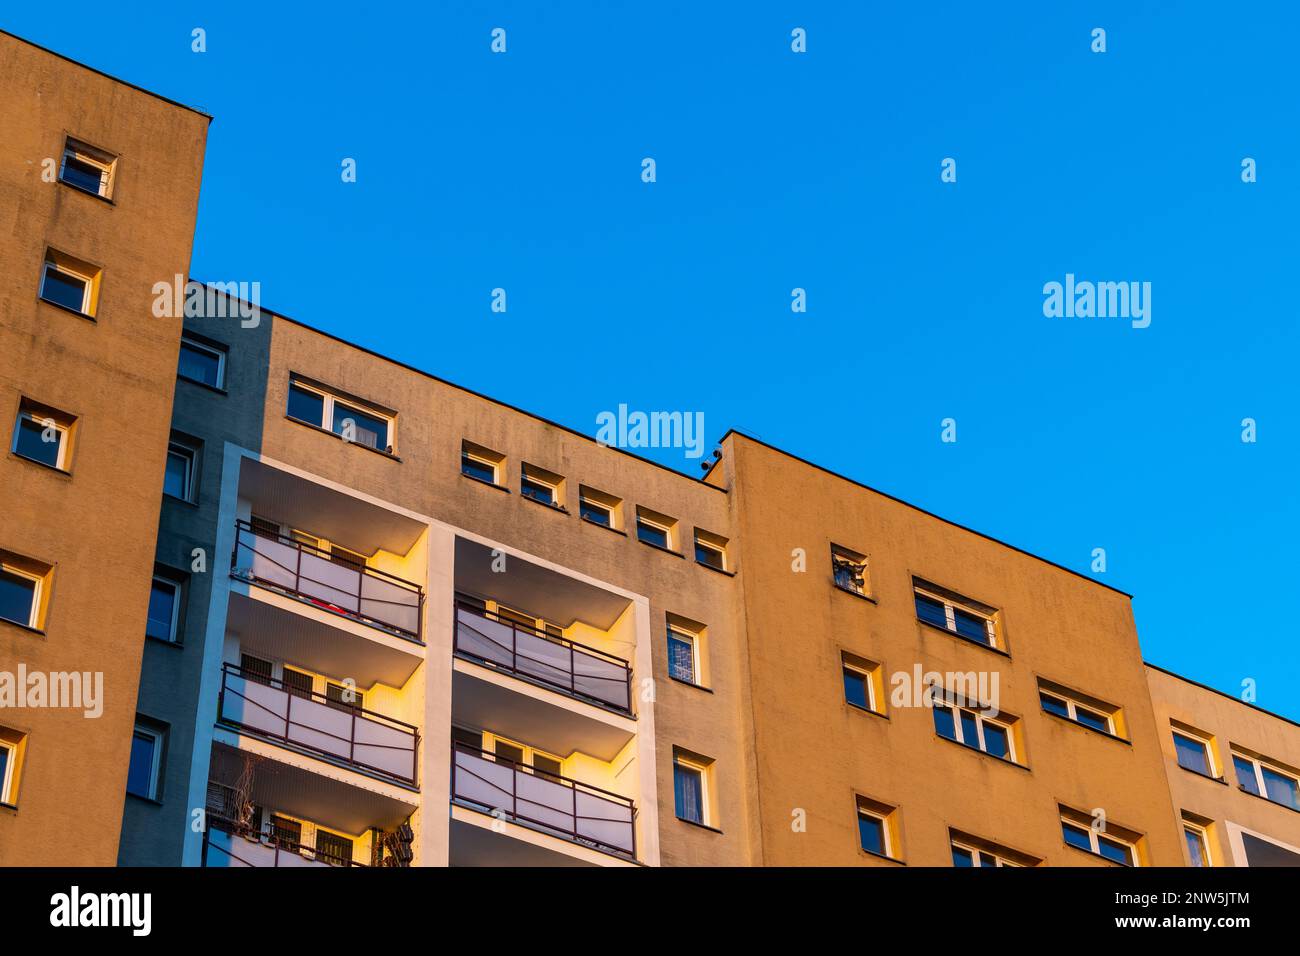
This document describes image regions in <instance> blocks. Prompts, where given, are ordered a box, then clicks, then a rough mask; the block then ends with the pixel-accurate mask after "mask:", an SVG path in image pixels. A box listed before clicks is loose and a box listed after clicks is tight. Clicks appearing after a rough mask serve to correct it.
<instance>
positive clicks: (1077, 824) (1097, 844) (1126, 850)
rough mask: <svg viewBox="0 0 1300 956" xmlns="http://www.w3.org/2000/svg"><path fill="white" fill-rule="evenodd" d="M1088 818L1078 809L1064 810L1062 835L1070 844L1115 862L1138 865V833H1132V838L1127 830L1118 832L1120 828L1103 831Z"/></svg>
mask: <svg viewBox="0 0 1300 956" xmlns="http://www.w3.org/2000/svg"><path fill="white" fill-rule="evenodd" d="M1067 814H1068V815H1067ZM1086 820H1088V817H1086V816H1085V815H1084V814H1081V813H1078V812H1077V811H1073V810H1069V811H1067V810H1064V809H1063V810H1062V815H1061V837H1062V838H1063V839H1064V840H1065V842H1066V843H1067V844H1068V845H1070V846H1072V847H1075V848H1077V849H1080V850H1083V851H1085V852H1087V853H1092V854H1095V855H1097V856H1101V857H1105V858H1106V859H1107V860H1110V861H1111V862H1113V863H1122V864H1124V865H1125V866H1137V865H1138V855H1137V834H1132V835H1131V839H1130V838H1129V834H1128V833H1127V831H1125V833H1124V834H1121V833H1119V832H1117V830H1118V828H1114V827H1112V828H1108V829H1107V831H1106V832H1102V831H1101V830H1099V829H1098V828H1097V827H1094V826H1091V825H1089V824H1088V823H1087V822H1085V821H1086Z"/></svg>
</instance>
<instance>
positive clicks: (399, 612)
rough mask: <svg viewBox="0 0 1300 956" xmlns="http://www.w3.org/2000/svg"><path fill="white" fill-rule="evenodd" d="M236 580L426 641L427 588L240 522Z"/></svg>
mask: <svg viewBox="0 0 1300 956" xmlns="http://www.w3.org/2000/svg"><path fill="white" fill-rule="evenodd" d="M230 567H231V571H230V573H231V576H232V577H234V578H236V579H237V580H240V581H245V582H247V583H249V584H254V585H257V586H258V587H261V588H266V589H268V590H271V591H275V592H276V593H278V594H282V595H285V596H287V597H290V598H293V599H295V600H297V601H301V602H303V603H304V604H307V605H309V606H311V607H313V608H316V609H318V610H322V611H326V612H329V613H331V614H337V615H339V616H340V617H345V618H347V619H349V620H351V621H356V622H358V623H360V624H365V625H367V626H369V627H373V628H377V629H379V630H381V631H384V632H386V633H388V634H392V635H394V636H396V637H401V638H405V639H406V640H408V641H413V642H415V643H417V644H422V643H423V642H424V641H423V633H422V628H423V617H424V615H423V613H422V611H423V608H424V588H423V587H421V586H420V585H419V584H416V583H415V582H413V581H407V580H404V579H403V578H400V577H397V576H396V575H393V574H389V573H387V572H385V571H380V570H379V569H377V568H371V567H368V566H365V565H360V564H357V563H355V562H352V561H346V560H341V559H340V558H339V557H338V556H337V555H335V554H334V553H332V552H329V551H324V550H322V549H320V548H316V547H313V546H312V545H310V544H305V543H303V542H301V541H298V540H296V539H294V538H291V537H289V536H287V535H284V534H278V533H274V532H269V531H267V530H265V529H261V528H257V529H255V528H254V527H253V526H252V525H251V524H250V523H249V522H247V521H243V520H239V521H236V522H235V547H234V550H233V554H232V555H231V562H230Z"/></svg>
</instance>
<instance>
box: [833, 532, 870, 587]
mask: <svg viewBox="0 0 1300 956" xmlns="http://www.w3.org/2000/svg"><path fill="white" fill-rule="evenodd" d="M831 574H832V576H833V578H834V581H835V586H836V587H837V588H839V589H840V590H841V591H850V592H852V593H853V594H861V595H862V596H863V597H866V595H867V559H866V556H864V555H861V554H858V553H857V552H856V551H850V550H849V549H848V548H841V547H840V546H839V545H835V544H833V545H831Z"/></svg>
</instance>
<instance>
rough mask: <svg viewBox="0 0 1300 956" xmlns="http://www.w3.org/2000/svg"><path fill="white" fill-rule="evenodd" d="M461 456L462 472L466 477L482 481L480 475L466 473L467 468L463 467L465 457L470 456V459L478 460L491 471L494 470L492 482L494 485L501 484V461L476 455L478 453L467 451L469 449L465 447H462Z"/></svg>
mask: <svg viewBox="0 0 1300 956" xmlns="http://www.w3.org/2000/svg"><path fill="white" fill-rule="evenodd" d="M460 457H461V461H462V468H461V474H462V475H465V477H466V478H473V479H475V480H476V481H481V480H482V479H480V478H478V476H476V475H469V474H466V473H465V469H464V467H463V464H464V459H466V458H468V459H470V460H471V461H476V462H478V463H479V464H480V465H484V466H486V467H487V468H489V469H491V471H492V482H491V483H492V484H494V485H497V486H500V484H501V462H499V461H492V460H491V459H489V458H484V457H483V456H482V455H476V454H474V452H472V451H467V450H465V449H464V448H462V449H461V452H460Z"/></svg>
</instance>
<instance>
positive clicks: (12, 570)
mask: <svg viewBox="0 0 1300 956" xmlns="http://www.w3.org/2000/svg"><path fill="white" fill-rule="evenodd" d="M0 570H3V571H5V572H6V573H7V574H12V575H14V576H15V577H19V578H26V579H27V580H28V581H31V582H32V583H33V584H34V585H35V587H34V588H33V589H32V607H31V610H30V611H29V612H28V614H27V625H26V626H27V627H30V628H31V629H32V630H36V629H37V625H38V624H39V622H40V617H41V595H42V592H43V591H44V589H45V578H44V577H43V576H41V575H39V574H33V573H32V572H30V571H24V570H23V569H22V568H16V567H14V566H13V565H12V564H4V563H2V562H0ZM6 620H8V619H7V618H6ZM16 623H19V624H21V623H22V622H21V621H18V622H16Z"/></svg>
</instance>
